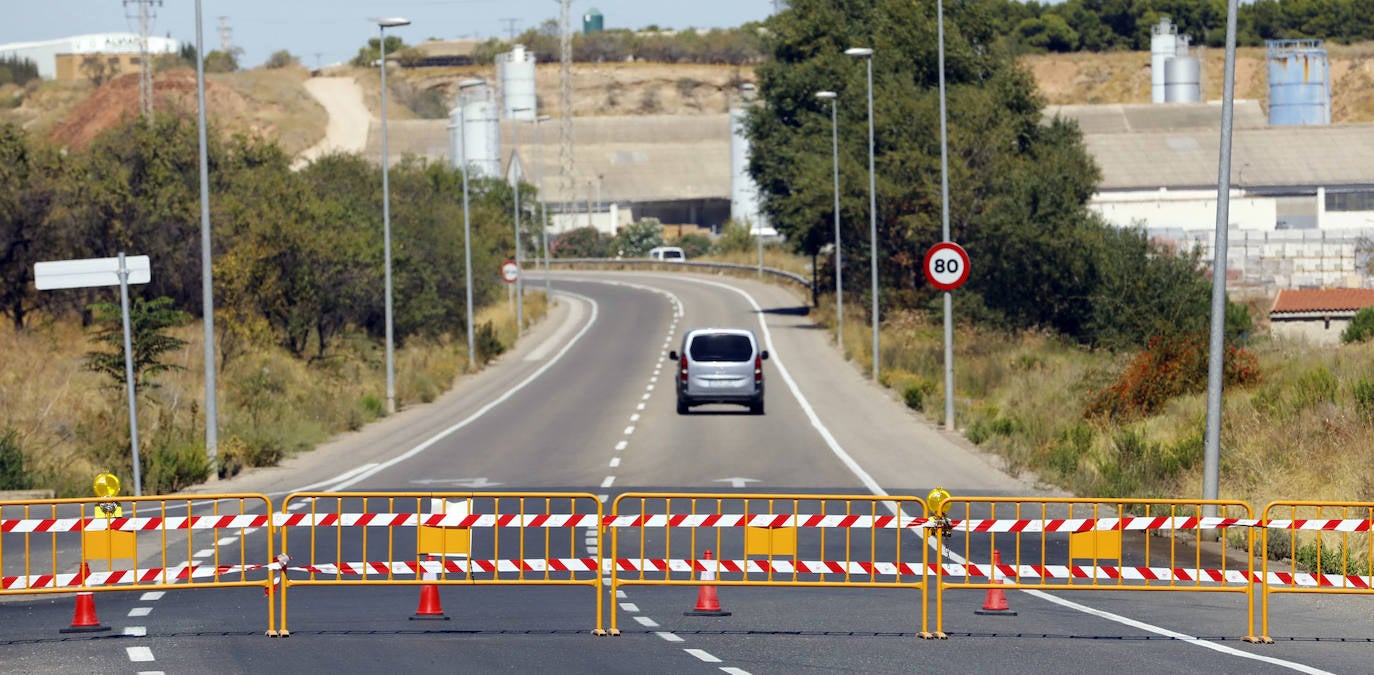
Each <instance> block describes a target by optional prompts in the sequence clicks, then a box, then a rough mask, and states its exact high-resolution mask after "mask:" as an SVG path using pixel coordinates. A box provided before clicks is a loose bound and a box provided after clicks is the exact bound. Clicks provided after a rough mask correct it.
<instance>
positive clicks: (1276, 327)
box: [1269, 288, 1374, 344]
mask: <svg viewBox="0 0 1374 675" xmlns="http://www.w3.org/2000/svg"><path fill="white" fill-rule="evenodd" d="M1365 307H1374V288H1303V289H1296V290H1281V291H1279V293H1278V295H1277V296H1275V297H1274V304H1273V305H1272V306H1271V307H1270V309H1269V329H1270V332H1271V333H1273V335H1274V336H1275V337H1284V338H1289V339H1298V340H1306V341H1307V342H1310V343H1313V344H1338V343H1339V342H1340V341H1341V333H1342V332H1343V331H1345V327H1346V325H1348V324H1349V323H1350V319H1352V318H1353V317H1354V316H1355V312H1358V311H1360V310H1361V309H1364V308H1365Z"/></svg>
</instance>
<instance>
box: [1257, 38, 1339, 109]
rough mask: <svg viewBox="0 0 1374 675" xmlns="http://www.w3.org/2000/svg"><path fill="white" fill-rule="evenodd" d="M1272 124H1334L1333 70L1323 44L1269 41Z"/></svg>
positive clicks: (1320, 42) (1310, 41) (1297, 41)
mask: <svg viewBox="0 0 1374 675" xmlns="http://www.w3.org/2000/svg"><path fill="white" fill-rule="evenodd" d="M1267 44H1268V47H1269V124H1270V126H1276V127H1278V126H1298V125H1307V124H1330V123H1331V69H1330V67H1329V65H1328V64H1327V60H1326V47H1325V46H1324V41H1322V40H1269V41H1268V43H1267Z"/></svg>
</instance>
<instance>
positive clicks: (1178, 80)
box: [1164, 35, 1202, 103]
mask: <svg viewBox="0 0 1374 675" xmlns="http://www.w3.org/2000/svg"><path fill="white" fill-rule="evenodd" d="M1200 100H1202V64H1200V63H1198V59H1197V57H1196V56H1189V55H1188V36H1186V35H1183V36H1179V38H1178V55H1177V56H1175V57H1174V58H1172V59H1169V60H1167V61H1165V62H1164V102H1165V103H1197V102H1198V101H1200Z"/></svg>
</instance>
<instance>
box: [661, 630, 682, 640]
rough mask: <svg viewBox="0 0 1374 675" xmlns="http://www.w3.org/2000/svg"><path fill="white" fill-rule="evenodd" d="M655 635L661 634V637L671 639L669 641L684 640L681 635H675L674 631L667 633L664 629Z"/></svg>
mask: <svg viewBox="0 0 1374 675" xmlns="http://www.w3.org/2000/svg"><path fill="white" fill-rule="evenodd" d="M654 635H657V636H659V637H661V638H663V639H664V640H667V641H669V642H682V641H683V639H682V638H680V637H678V636H676V635H673V634H672V633H667V632H663V631H659V632H657V633H654Z"/></svg>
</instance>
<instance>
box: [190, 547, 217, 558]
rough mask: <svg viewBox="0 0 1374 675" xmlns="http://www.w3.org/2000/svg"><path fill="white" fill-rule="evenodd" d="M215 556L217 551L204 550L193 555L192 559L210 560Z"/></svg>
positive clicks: (211, 549)
mask: <svg viewBox="0 0 1374 675" xmlns="http://www.w3.org/2000/svg"><path fill="white" fill-rule="evenodd" d="M214 554H215V549H213V548H203V549H201V550H199V551H196V552H195V554H193V555H192V556H191V557H192V558H209V557H210V556H212V555H214Z"/></svg>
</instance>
